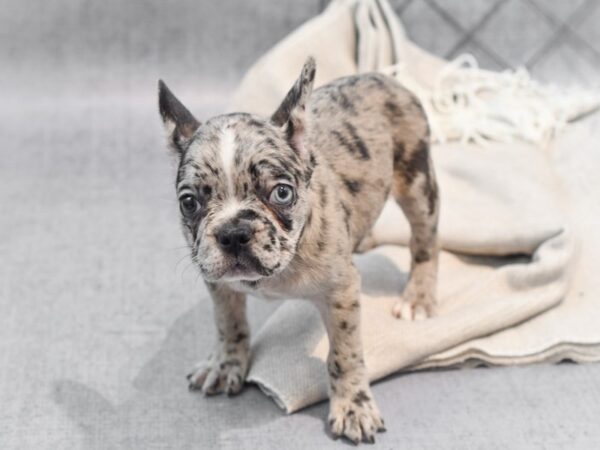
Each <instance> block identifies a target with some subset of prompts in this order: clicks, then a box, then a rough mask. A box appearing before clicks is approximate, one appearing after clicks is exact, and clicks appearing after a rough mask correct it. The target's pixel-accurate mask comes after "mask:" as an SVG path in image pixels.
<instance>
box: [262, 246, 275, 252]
mask: <svg viewBox="0 0 600 450" xmlns="http://www.w3.org/2000/svg"><path fill="white" fill-rule="evenodd" d="M263 250H266V251H268V252H270V251H272V250H273V247H271V244H265V245H264V246H263Z"/></svg>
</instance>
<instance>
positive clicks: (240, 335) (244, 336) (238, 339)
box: [233, 333, 248, 344]
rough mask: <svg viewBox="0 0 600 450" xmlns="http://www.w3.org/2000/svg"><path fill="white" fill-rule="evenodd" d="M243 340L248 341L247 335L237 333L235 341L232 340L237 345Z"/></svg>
mask: <svg viewBox="0 0 600 450" xmlns="http://www.w3.org/2000/svg"><path fill="white" fill-rule="evenodd" d="M245 339H248V335H247V334H246V333H238V334H237V335H236V336H235V339H234V340H233V342H235V343H236V344H239V343H240V342H242V341H243V340H245Z"/></svg>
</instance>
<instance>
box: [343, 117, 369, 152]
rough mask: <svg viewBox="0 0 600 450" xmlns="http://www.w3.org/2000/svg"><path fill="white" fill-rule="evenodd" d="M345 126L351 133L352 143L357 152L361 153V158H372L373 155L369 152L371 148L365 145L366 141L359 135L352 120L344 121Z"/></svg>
mask: <svg viewBox="0 0 600 450" xmlns="http://www.w3.org/2000/svg"><path fill="white" fill-rule="evenodd" d="M344 126H345V127H346V129H347V130H348V133H350V137H351V138H352V141H351V142H352V144H353V145H354V147H355V150H356V152H358V154H359V155H360V158H361V159H364V160H368V159H371V155H370V154H369V149H368V148H367V146H366V145H365V143H364V141H363V140H362V139H361V138H360V136H359V135H358V132H357V131H356V128H355V127H354V125H352V124H351V123H350V122H346V123H344Z"/></svg>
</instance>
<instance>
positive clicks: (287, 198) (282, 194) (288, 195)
mask: <svg viewBox="0 0 600 450" xmlns="http://www.w3.org/2000/svg"><path fill="white" fill-rule="evenodd" d="M293 200H294V188H293V187H291V186H290V185H288V184H278V185H277V186H275V187H274V188H273V190H272V191H271V196H270V197H269V201H270V202H271V203H274V204H276V205H280V206H287V205H289V204H290V203H292V201H293Z"/></svg>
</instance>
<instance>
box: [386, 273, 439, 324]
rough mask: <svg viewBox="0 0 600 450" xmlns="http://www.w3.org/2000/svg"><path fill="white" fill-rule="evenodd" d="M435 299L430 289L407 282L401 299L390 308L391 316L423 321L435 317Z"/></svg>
mask: <svg viewBox="0 0 600 450" xmlns="http://www.w3.org/2000/svg"><path fill="white" fill-rule="evenodd" d="M435 305H436V299H435V295H434V293H433V292H432V291H431V289H430V288H427V287H425V286H423V285H421V286H419V287H418V286H417V285H416V284H415V283H411V282H410V281H409V282H408V285H407V286H406V288H405V289H404V292H403V293H402V298H401V299H400V300H398V301H397V302H396V304H395V305H394V307H393V308H392V314H393V315H394V317H396V318H398V319H404V320H416V321H419V320H425V319H427V318H428V317H433V316H434V315H435Z"/></svg>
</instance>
